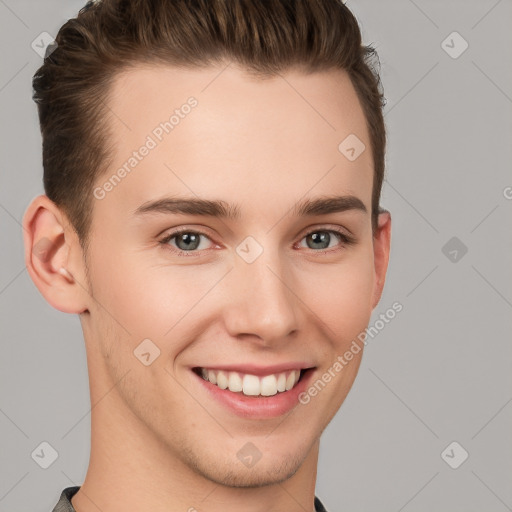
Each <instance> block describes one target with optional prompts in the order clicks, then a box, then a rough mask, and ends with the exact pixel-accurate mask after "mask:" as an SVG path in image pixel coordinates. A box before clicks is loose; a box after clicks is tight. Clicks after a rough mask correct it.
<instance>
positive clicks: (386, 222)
mask: <svg viewBox="0 0 512 512" xmlns="http://www.w3.org/2000/svg"><path fill="white" fill-rule="evenodd" d="M390 249H391V213H390V212H388V211H387V210H382V211H381V212H380V213H379V217H378V227H377V232H376V233H375V236H374V237H373V256H374V257H373V260H374V269H375V279H374V287H373V297H372V309H375V307H376V306H377V304H378V303H379V301H380V298H381V296H382V291H383V290H384V283H385V281H386V272H387V268H388V262H389V252H390Z"/></svg>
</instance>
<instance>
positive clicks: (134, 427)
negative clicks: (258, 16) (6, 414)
mask: <svg viewBox="0 0 512 512" xmlns="http://www.w3.org/2000/svg"><path fill="white" fill-rule="evenodd" d="M222 69H223V67H219V68H208V69H202V70H193V71H192V70H178V69H174V68H171V67H153V68H151V67H146V68H142V67H136V68H133V69H132V70H130V71H129V72H126V73H123V74H122V75H119V76H118V77H117V79H116V81H115V83H114V86H113V89H112V96H111V97H110V99H109V101H108V106H109V109H110V110H109V111H110V112H112V116H111V117H110V118H109V122H110V128H111V134H110V135H109V136H110V137H111V138H112V143H113V147H114V155H115V156H114V161H113V163H112V165H111V166H110V168H109V171H108V172H107V173H106V174H105V175H104V176H102V177H101V178H100V179H99V180H98V181H97V183H96V192H95V195H96V197H97V198H95V199H94V201H93V223H92V228H91V245H90V249H89V252H88V259H87V261H88V268H89V277H90V285H91V294H92V296H93V297H94V300H93V299H92V298H90V299H89V304H88V306H87V308H88V311H89V313H88V314H86V315H82V325H83V328H84V333H85V338H86V343H87V351H88V364H89V371H90V378H91V382H92V386H91V389H94V390H97V391H95V392H96V393H97V396H98V398H100V396H103V394H104V393H106V391H107V390H110V389H111V391H110V392H109V393H108V402H109V404H110V406H109V411H110V414H111V416H112V418H111V419H112V420H113V421H114V422H122V423H123V425H125V426H126V428H127V429H129V430H130V431H132V432H137V434H136V435H138V436H140V437H144V438H143V439H141V440H140V442H141V443H142V445H144V443H145V442H147V443H148V444H149V443H155V442H158V443H160V444H161V446H162V447H163V449H164V450H165V451H164V452H163V453H167V454H168V455H170V456H171V457H172V458H174V459H175V460H179V461H180V463H183V464H185V465H186V466H187V467H189V468H191V469H192V470H193V471H195V472H196V473H199V474H201V475H203V476H205V477H207V478H208V479H210V480H213V481H216V482H219V483H224V484H227V485H235V486H245V485H247V486H252V485H260V484H265V483H270V482H278V481H282V480H284V479H286V478H288V477H289V476H291V475H292V474H293V473H294V472H296V471H297V470H298V468H299V467H300V465H301V464H302V463H303V462H304V461H305V460H306V459H307V457H308V455H309V454H310V453H311V451H312V448H313V447H314V446H315V445H316V443H317V441H318V438H319V436H320V434H321V432H322V431H323V429H324V428H325V427H326V426H327V424H328V423H329V421H330V420H331V419H332V417H333V416H334V414H335V413H336V411H337V410H338V408H339V407H340V405H341V404H342V402H343V400H344V399H345V396H346V395H347V393H348V391H349V389H350V387H351V386H352V384H353V382H354V379H355V377H356V374H357V370H358V367H359V364H360V359H361V354H362V351H359V352H358V353H357V354H355V355H354V357H353V359H352V361H350V363H349V364H347V365H346V366H344V367H343V369H342V370H341V371H338V372H336V374H335V376H334V377H333V378H332V379H331V380H330V382H329V383H328V384H326V385H325V386H324V387H323V388H322V389H321V391H319V392H318V394H317V395H316V396H314V397H311V399H310V400H309V401H308V403H304V404H303V403H300V402H299V401H298V400H297V395H298V392H299V391H302V392H303V391H305V390H306V391H307V389H309V388H310V387H311V386H312V385H313V384H314V383H315V382H316V381H317V380H318V379H321V378H322V375H324V374H325V373H326V372H328V369H329V368H332V367H333V365H334V363H335V362H336V361H337V357H338V356H339V355H343V354H344V353H345V352H346V351H347V350H348V349H349V347H350V345H351V343H352V341H353V340H355V339H356V338H357V337H358V335H360V333H361V332H362V331H364V329H365V327H366V326H367V325H368V322H369V319H370V314H371V312H372V309H373V307H374V306H375V304H376V302H377V300H378V297H379V296H380V290H381V287H382V282H378V281H379V280H378V279H377V276H376V268H375V250H376V249H375V245H374V240H373V238H372V229H371V194H372V183H373V163H372V157H371V151H370V140H369V136H368V131H367V128H366V124H365V119H364V116H363V112H362V110H361V107H360V104H359V102H358V99H357V96H356V93H355V90H354V89H353V87H352V85H351V83H350V80H349V78H348V76H347V75H346V74H344V73H342V72H338V71H330V72H323V73H313V74H310V75H304V74H301V73H298V72H297V73H292V72H290V73H286V74H284V75H283V76H282V77H276V78H272V79H268V80H258V79H254V78H249V77H248V76H247V75H246V74H244V73H243V72H242V71H240V70H239V69H237V68H236V67H235V66H234V65H231V66H230V67H228V68H227V69H225V70H224V71H223V72H222V73H220V72H221V71H222ZM219 73H220V74H219ZM191 97H193V98H194V99H193V100H189V98H191ZM187 100H189V101H188V103H187ZM184 105H189V106H188V107H185V106H184ZM175 110H178V112H177V113H175V112H174V111H175ZM173 114H175V118H173V119H172V120H171V128H169V125H167V126H166V129H164V128H163V127H162V125H161V123H165V122H169V119H170V117H171V115H173ZM178 118H179V121H176V119H178ZM164 126H165V124H164ZM350 134H354V135H355V136H357V138H358V139H360V140H361V141H362V142H363V143H364V144H365V145H366V149H365V150H364V151H363V152H362V153H361V154H360V155H359V156H358V157H357V158H356V159H355V160H353V161H351V160H350V159H349V158H347V156H346V152H345V154H342V152H340V150H339V149H338V146H339V145H340V143H341V142H342V141H343V140H344V139H345V138H346V137H347V136H349V135H350ZM148 137H149V138H148ZM143 145H145V146H146V147H147V148H148V150H147V151H145V150H142V151H140V149H139V148H141V146H143ZM134 151H137V154H138V156H134V155H133V152H134ZM142 153H144V154H145V156H142ZM349 154H350V153H349ZM131 157H132V158H135V160H136V161H135V160H131V161H130V158H131ZM123 166H125V167H124V169H125V171H127V169H129V171H128V172H124V173H123V172H120V173H119V172H118V169H120V168H122V167H123ZM116 173H117V176H118V178H120V179H118V180H114V181H113V183H114V185H112V186H109V185H106V186H105V183H106V182H107V181H108V179H109V178H110V177H111V176H112V175H113V174H116ZM98 187H99V188H100V189H101V190H98ZM333 196H353V197H354V198H357V199H358V200H359V201H360V202H361V203H362V205H364V207H365V209H366V211H364V210H363V208H360V207H357V206H358V205H357V204H356V203H357V201H354V200H352V203H351V204H349V208H348V209H345V210H343V211H334V212H331V213H327V214H326V213H321V212H318V211H317V212H313V214H309V215H297V213H296V212H295V211H294V207H295V206H296V204H297V203H301V204H302V203H303V202H305V201H308V200H309V201H314V200H316V199H319V198H320V199H325V198H326V197H333ZM166 198H173V199H185V198H187V199H202V200H210V201H223V202H224V203H225V204H226V205H237V206H238V216H237V217H234V218H228V217H218V216H208V215H198V214H193V213H178V212H176V211H174V212H173V211H172V209H166V208H165V207H164V206H163V205H164V202H162V203H160V207H159V208H157V209H155V208H151V207H148V205H150V203H152V202H154V201H162V200H165V199H166ZM359 206H360V205H359ZM144 209H145V211H142V210H144ZM138 210H140V211H138ZM137 211H138V212H137ZM189 212H190V210H189ZM178 228H180V229H182V228H183V229H185V231H186V233H184V234H182V235H177V236H175V237H174V238H171V239H168V240H167V242H165V239H166V237H168V236H169V235H171V234H172V233H173V232H174V231H175V230H176V229H178ZM337 231H339V233H341V236H339V235H337ZM347 239H348V240H352V243H350V242H348V241H347ZM143 340H151V341H145V342H144V344H143V345H141V346H140V347H139V345H140V344H141V343H142V342H143ZM360 345H361V343H360ZM158 350H159V351H160V352H159V355H158V357H156V359H154V360H153V358H154V357H155V355H156V354H157V352H158ZM134 351H135V354H134ZM141 354H142V355H141ZM151 361H152V362H151ZM144 362H145V363H150V364H144ZM274 367H276V368H274ZM200 368H204V369H213V370H215V371H218V370H225V371H224V377H226V378H227V379H228V382H230V383H231V385H232V386H236V384H237V382H239V381H238V379H237V377H236V376H231V377H230V373H229V372H230V371H233V370H236V369H237V368H238V369H242V370H244V371H242V372H235V373H239V378H240V379H241V382H242V385H246V390H248V391H249V389H250V387H251V383H253V384H255V385H257V384H258V383H259V382H260V381H259V380H254V377H251V376H249V377H248V378H247V379H246V380H245V381H244V380H243V379H244V378H245V377H244V373H247V374H251V375H252V374H256V375H257V376H259V377H263V376H264V375H267V374H276V380H275V381H274V380H273V377H269V378H267V379H266V380H265V384H264V389H265V390H266V391H265V393H267V392H268V393H273V392H274V391H275V390H273V387H275V385H276V384H277V383H279V381H281V384H280V387H281V388H282V382H283V377H280V376H279V374H280V373H283V372H284V373H285V377H286V379H287V380H288V385H290V382H291V380H290V378H289V375H290V371H291V370H294V369H298V370H305V369H308V368H309V369H310V370H309V371H307V372H303V373H304V374H303V376H302V377H301V380H300V381H299V383H298V384H296V386H295V387H294V388H293V389H291V390H289V391H279V392H278V393H276V394H274V395H273V396H268V397H267V398H258V397H250V396H249V397H246V396H245V395H244V394H243V393H241V392H234V391H230V390H229V389H224V390H222V389H221V388H220V387H218V386H216V385H215V384H213V383H209V382H207V381H206V380H204V379H203V378H202V377H201V376H200V375H199V374H200V373H201V371H200V370H199V369H200ZM274 370H276V371H274ZM331 372H332V370H331ZM214 374H215V375H216V376H217V378H218V379H219V383H222V382H223V377H222V376H221V377H218V373H216V372H214ZM230 378H231V381H229V379H230ZM292 383H293V382H292ZM115 384H117V385H116V386H115V387H113V386H114V385H115ZM267 386H268V387H267ZM256 389H257V388H256ZM249 392H250V391H249ZM253 392H254V391H253ZM260 392H263V391H262V390H260ZM104 403H106V401H105V402H104ZM112 405H113V406H112ZM98 407H100V406H99V405H98ZM93 415H94V409H93ZM104 428H108V427H107V426H106V425H105V426H104ZM249 442H250V443H252V445H247V443H249ZM253 445H254V446H253ZM254 447H256V449H257V451H256V450H255V448H254ZM241 449H242V452H239V451H240V450H241ZM246 452H247V453H246ZM258 453H261V458H260V459H259V460H258V461H257V462H256V463H255V464H254V466H253V467H251V468H248V467H247V465H246V464H245V463H242V462H243V461H242V459H244V457H245V456H246V455H247V454H248V455H254V456H256V458H257V457H258V456H259V455H258ZM244 460H247V461H248V459H244ZM249 464H250V463H249Z"/></svg>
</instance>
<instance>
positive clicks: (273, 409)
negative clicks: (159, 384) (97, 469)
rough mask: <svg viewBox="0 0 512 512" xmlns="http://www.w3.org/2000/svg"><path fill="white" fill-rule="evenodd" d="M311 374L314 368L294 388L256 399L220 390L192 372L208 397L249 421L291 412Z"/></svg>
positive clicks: (305, 387)
mask: <svg viewBox="0 0 512 512" xmlns="http://www.w3.org/2000/svg"><path fill="white" fill-rule="evenodd" d="M313 373H314V368H310V369H308V370H307V371H306V372H304V375H303V376H302V378H301V379H300V380H299V382H298V383H297V384H296V385H295V387H293V388H292V389H290V390H289V391H283V392H281V393H277V394H275V395H273V396H267V397H262V398H258V397H251V396H246V395H244V394H243V393H241V392H238V393H234V392H233V391H229V390H228V389H220V388H219V386H216V385H215V384H212V383H211V382H210V381H207V380H204V379H203V378H202V377H200V376H199V375H197V373H195V372H194V371H192V374H193V375H194V376H195V377H196V378H197V379H198V380H199V382H200V383H201V384H202V386H203V387H204V389H205V390H206V392H207V393H208V395H209V396H210V397H212V398H214V399H215V400H217V401H218V402H219V403H220V404H222V405H223V406H224V407H226V408H228V409H229V410H230V411H232V412H234V413H235V414H237V415H238V416H241V417H243V418H251V419H265V418H276V417H279V416H282V415H283V414H286V413H287V412H289V411H291V410H292V409H293V408H294V407H295V406H297V405H298V404H299V403H300V402H299V395H300V394H301V393H302V392H303V391H305V390H306V389H307V387H308V385H309V382H310V381H311V379H312V376H313Z"/></svg>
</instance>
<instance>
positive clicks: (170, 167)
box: [97, 64, 373, 211]
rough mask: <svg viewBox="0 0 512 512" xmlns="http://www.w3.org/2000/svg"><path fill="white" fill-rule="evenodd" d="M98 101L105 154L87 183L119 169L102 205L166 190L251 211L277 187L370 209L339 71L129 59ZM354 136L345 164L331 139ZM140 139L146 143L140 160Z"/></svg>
mask: <svg viewBox="0 0 512 512" xmlns="http://www.w3.org/2000/svg"><path fill="white" fill-rule="evenodd" d="M107 104H108V111H109V113H110V115H109V123H110V136H111V137H112V142H113V146H112V147H113V148H114V159H113V162H112V165H111V167H110V168H109V171H108V173H107V174H106V175H104V176H103V177H102V178H101V179H100V180H99V181H98V182H97V184H99V185H102V183H104V182H105V179H108V178H109V177H110V176H112V174H115V173H116V172H117V171H118V170H119V169H120V168H124V169H125V171H127V172H124V173H122V174H123V178H122V180H121V181H120V182H119V183H116V185H115V186H114V187H112V188H113V190H112V191H110V192H109V193H108V203H109V204H110V205H112V206H114V205H116V202H117V203H118V204H117V207H119V208H122V207H123V206H125V207H128V208H129V209H130V211H133V210H134V208H136V207H137V206H139V204H140V203H142V202H144V201H147V200H151V199H157V198H159V197H164V196H165V195H168V194H170V193H172V194H173V195H179V194H183V195H187V196H190V195H196V196H199V197H207V198H212V197H215V198H216V199H229V198H230V197H231V196H232V195H233V194H236V196H237V202H238V203H241V204H246V205H247V207H248V209H250V208H251V207H257V206H259V208H260V209H261V206H262V204H261V201H262V200H263V199H264V200H265V202H266V203H267V204H268V206H270V205H271V204H272V201H273V200H274V199H275V200H277V201H278V202H279V201H281V202H283V201H284V196H283V194H284V195H285V196H286V198H289V199H290V201H297V200H299V199H301V198H303V197H304V196H305V195H322V194H331V193H340V194H353V195H356V196H358V197H360V198H361V199H362V201H363V202H364V203H365V204H366V206H367V207H368V209H369V208H370V204H371V187H372V182H373V163H372V157H371V151H370V140H369V135H368V131H367V127H366V121H365V118H364V114H363V112H362V109H361V106H360V103H359V100H358V97H357V94H356V92H355V90H354V88H353V86H352V83H351V81H350V79H349V77H348V75H347V74H346V73H345V72H343V71H338V70H333V71H324V72H315V73H310V74H305V73H303V72H300V71H288V72H286V73H282V74H280V75H278V76H275V77H272V78H267V79H261V78H254V77H251V76H250V75H248V74H247V73H246V72H244V71H243V70H241V69H240V68H238V67H237V66H235V65H234V64H230V65H229V66H228V65H226V64H224V65H222V66H215V67H214V66H212V67H208V68H201V69H183V68H176V67H170V66H136V67H133V68H131V69H129V70H126V71H124V72H123V73H121V74H120V75H118V76H117V77H116V79H115V80H114V82H113V85H112V88H111V91H110V95H109V99H108V101H107ZM354 136H355V137H357V140H359V141H360V143H361V144H364V146H366V149H365V150H364V151H363V152H362V153H361V154H360V156H359V157H358V158H357V159H356V160H353V161H351V160H350V159H348V158H347V156H346V155H344V154H343V152H341V151H340V143H342V142H343V141H344V140H346V139H347V137H352V138H349V139H348V140H349V141H351V142H352V141H353V140H355V139H353V137H354ZM352 145H353V144H352ZM143 146H146V147H148V148H150V149H149V150H143V152H144V153H145V155H144V156H142V157H141V155H140V151H138V150H139V149H141V148H142V147H143ZM343 147H344V146H343V144H342V148H343ZM134 153H139V154H138V155H137V156H134ZM308 192H309V194H308ZM102 203H103V202H102ZM257 203H258V204H257ZM103 206H105V205H104V204H103ZM284 206H285V205H284V204H283V207H284Z"/></svg>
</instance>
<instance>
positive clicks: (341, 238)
mask: <svg viewBox="0 0 512 512" xmlns="http://www.w3.org/2000/svg"><path fill="white" fill-rule="evenodd" d="M332 234H334V237H333V236H332ZM302 240H305V241H306V246H307V247H308V248H309V249H313V250H314V252H320V253H322V252H331V251H325V249H330V248H332V247H333V245H331V242H336V240H338V242H342V243H341V244H338V246H341V247H343V246H348V245H353V244H354V243H355V239H354V238H353V237H351V236H349V235H348V234H346V233H345V232H343V231H341V230H339V229H315V230H314V231H309V232H308V233H306V235H305V236H304V237H303V238H302ZM334 246H336V244H334ZM301 247H304V246H301ZM318 249H319V250H318Z"/></svg>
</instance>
